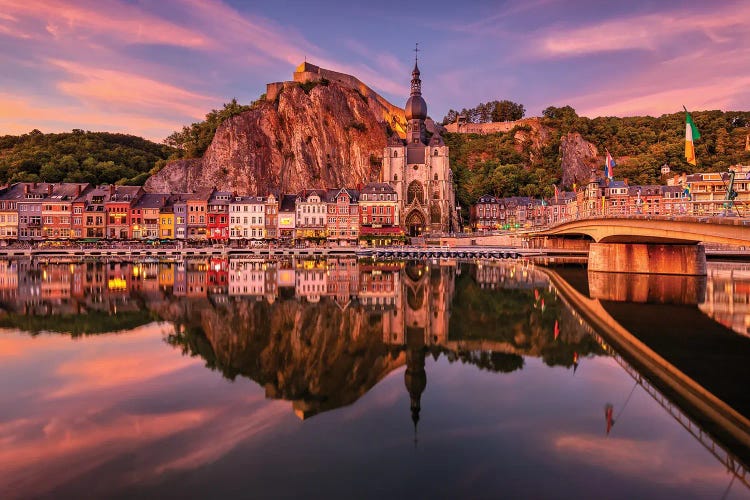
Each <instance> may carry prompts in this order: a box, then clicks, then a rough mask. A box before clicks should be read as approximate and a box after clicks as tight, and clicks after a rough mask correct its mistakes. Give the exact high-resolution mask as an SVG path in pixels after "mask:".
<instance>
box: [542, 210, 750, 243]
mask: <svg viewBox="0 0 750 500" xmlns="http://www.w3.org/2000/svg"><path fill="white" fill-rule="evenodd" d="M536 234H537V235H539V236H563V237H564V236H587V237H589V238H591V239H592V240H594V242H596V243H665V244H693V245H694V244H697V243H717V244H722V245H738V246H744V245H750V220H749V219H744V218H742V219H740V218H734V217H627V218H614V217H601V218H588V219H576V220H572V221H568V222H564V223H562V224H559V225H557V226H553V227H551V228H549V229H546V230H543V231H540V232H539V233H536Z"/></svg>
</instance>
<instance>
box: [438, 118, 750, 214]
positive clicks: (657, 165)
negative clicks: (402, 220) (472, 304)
mask: <svg viewBox="0 0 750 500" xmlns="http://www.w3.org/2000/svg"><path fill="white" fill-rule="evenodd" d="M691 114H692V116H693V119H694V121H695V123H696V125H697V127H698V129H699V131H700V134H701V137H700V139H698V140H697V141H696V143H695V145H696V155H697V157H698V165H696V166H693V165H689V164H687V163H686V162H685V157H684V150H685V113H684V112H682V113H673V114H668V115H662V116H660V117H658V118H655V117H651V116H634V117H626V118H619V117H599V118H593V119H592V118H587V117H582V116H578V114H577V113H576V112H575V110H574V109H573V108H571V107H570V106H564V107H559V108H558V107H549V108H547V109H545V110H544V113H543V117H542V124H543V125H544V126H545V127H547V129H548V131H549V132H550V138H549V140H548V141H547V142H546V143H545V144H544V145H543V146H542V148H541V151H537V152H535V151H532V149H531V145H530V144H525V145H524V146H523V148H522V149H521V151H519V150H518V146H517V145H516V143H515V140H514V135H515V133H516V132H517V131H518V130H519V129H523V128H524V127H523V126H520V127H516V128H514V129H513V130H511V131H510V132H507V133H495V134H486V135H478V134H451V133H447V134H445V136H444V139H445V142H446V144H447V145H448V146H450V158H451V168H452V169H453V172H454V179H456V196H457V198H458V201H459V202H460V203H461V205H462V206H469V205H471V204H473V203H474V202H475V201H476V199H477V198H479V197H480V196H482V195H483V194H487V193H490V194H495V195H497V196H544V197H550V196H552V195H553V193H554V188H553V187H552V186H553V184H559V182H560V179H561V178H562V164H561V161H562V158H561V156H560V141H561V138H562V137H563V136H564V135H565V134H567V133H568V132H577V133H580V134H581V136H582V137H583V139H585V140H587V141H589V142H591V143H592V144H594V145H595V146H596V147H597V149H598V151H599V154H600V156H601V157H602V164H603V161H604V160H603V155H604V150H605V148H607V149H608V150H609V152H610V153H611V154H612V156H613V157H614V159H615V161H616V162H617V166H616V167H615V178H616V179H624V178H627V179H628V180H629V182H630V183H631V184H650V183H661V182H662V179H661V170H660V169H661V166H662V165H664V164H667V165H669V166H670V168H671V170H672V172H673V173H682V172H687V173H693V172H718V171H726V170H727V169H728V168H729V167H730V166H732V165H738V164H744V165H747V164H750V151H745V143H746V142H745V141H746V137H747V135H748V134H750V112H748V111H727V112H722V111H696V112H694V113H691ZM563 187H564V188H570V187H571V186H563Z"/></svg>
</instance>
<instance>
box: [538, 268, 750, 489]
mask: <svg viewBox="0 0 750 500" xmlns="http://www.w3.org/2000/svg"><path fill="white" fill-rule="evenodd" d="M546 273H547V275H548V276H549V278H550V281H551V282H552V284H553V285H554V286H555V288H556V289H557V290H558V292H559V293H560V298H561V299H562V300H563V302H565V303H566V304H568V306H569V307H570V308H571V310H573V311H575V314H576V315H577V316H579V317H580V318H582V319H583V320H584V321H585V322H586V323H588V325H589V329H590V332H589V333H591V334H592V335H593V336H594V337H595V338H596V339H597V340H598V341H599V342H600V343H601V344H602V345H603V347H604V348H605V350H606V351H607V352H608V353H609V354H611V355H612V356H613V357H614V358H615V360H616V361H617V363H618V364H620V365H621V366H622V367H623V368H624V369H625V371H626V372H627V373H628V374H629V375H630V376H631V377H633V379H634V380H635V381H636V383H637V384H639V385H641V386H642V387H643V388H644V390H646V392H647V393H648V394H649V395H651V397H653V398H654V400H656V401H657V403H659V405H661V406H662V407H663V408H665V409H666V410H667V411H668V412H669V414H670V415H671V416H672V417H673V418H675V419H676V420H677V421H678V422H679V423H680V424H681V425H682V426H683V427H684V428H685V429H687V430H688V432H690V433H691V434H692V435H693V436H694V437H696V439H698V441H699V442H700V443H701V444H702V445H703V446H704V447H706V449H708V450H709V451H710V452H711V453H712V454H713V455H714V456H715V457H716V458H717V459H718V460H719V461H721V462H722V463H723V464H724V465H725V466H726V467H727V470H729V471H731V472H732V474H734V475H735V476H736V477H737V478H739V479H740V480H741V481H742V482H743V483H744V484H745V485H747V486H748V487H750V474H749V473H748V467H747V466H746V465H745V463H746V461H747V459H748V458H749V457H750V455H748V452H747V450H750V420H748V418H746V417H745V416H744V415H742V414H740V413H739V412H738V411H736V410H735V409H734V408H732V407H731V406H730V405H728V404H727V403H726V402H724V401H722V400H721V399H719V398H718V397H716V396H715V395H714V394H713V393H712V392H710V391H708V390H707V389H706V388H704V387H703V386H701V385H700V384H699V383H698V382H696V381H695V380H693V379H692V378H691V377H689V376H688V375H686V374H685V373H684V372H683V371H681V370H680V369H678V368H677V367H675V366H674V365H672V364H671V363H670V362H668V361H667V360H666V359H664V358H663V357H661V356H660V355H659V354H657V353H656V352H655V351H654V350H652V349H651V348H650V347H649V346H647V345H646V344H645V343H643V342H642V341H641V340H639V339H638V338H637V337H636V336H635V335H633V334H632V333H631V332H629V331H628V330H627V329H626V328H624V327H623V326H622V325H621V324H620V323H619V322H618V321H617V320H616V319H615V318H613V316H612V315H611V314H610V313H609V311H608V309H605V307H604V306H603V305H602V303H601V302H600V300H598V299H591V298H589V297H587V296H585V295H584V294H582V293H581V292H579V291H578V290H577V289H576V288H575V287H574V286H573V285H571V284H570V283H568V282H567V281H565V279H563V278H562V277H561V276H560V275H559V274H558V273H557V272H555V271H551V270H547V271H546ZM597 332H599V333H597ZM600 333H601V335H600ZM608 344H609V345H612V346H615V348H614V349H613V348H612V347H609V345H608ZM615 349H616V350H615ZM624 358H628V359H629V360H630V361H625V359H624ZM633 364H636V365H637V366H638V367H639V368H638V369H635V368H633V366H632V365H633ZM642 374H643V375H642ZM657 387H658V388H657ZM665 394H668V395H669V397H666V396H665ZM671 400H676V401H678V402H679V405H680V407H682V408H686V409H688V410H687V412H686V411H683V410H681V409H680V408H679V407H678V406H677V405H676V404H675V403H673V402H672V401H671ZM687 413H690V414H692V415H694V416H695V417H694V418H691V417H689V416H687ZM696 421H699V422H701V425H698V424H697V423H696ZM706 428H710V429H712V431H713V433H714V434H716V435H720V436H721V439H722V440H723V441H725V442H728V443H732V444H730V445H729V446H725V445H723V444H722V443H720V442H718V441H717V440H716V439H715V438H714V437H712V436H711V435H710V434H708V433H707V432H706V431H704V430H703V429H706ZM739 457H741V458H739ZM743 460H744V462H743Z"/></svg>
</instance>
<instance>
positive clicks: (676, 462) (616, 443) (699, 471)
mask: <svg viewBox="0 0 750 500" xmlns="http://www.w3.org/2000/svg"><path fill="white" fill-rule="evenodd" d="M553 446H554V449H555V451H556V452H557V453H558V455H560V457H559V458H560V459H561V460H566V461H570V460H574V461H579V462H582V463H587V464H591V465H594V466H597V467H604V468H606V469H609V470H611V471H612V472H615V473H617V474H621V475H624V476H631V477H634V478H638V479H639V480H643V479H644V478H648V479H649V480H651V481H654V482H657V483H661V484H668V485H685V484H699V483H709V484H711V483H713V484H716V485H722V484H726V481H727V477H728V476H727V473H726V471H725V470H724V469H723V467H721V465H720V464H719V463H717V462H713V461H711V460H709V461H706V460H702V459H700V458H699V457H697V456H696V455H695V454H694V453H689V452H686V451H685V450H682V451H680V450H675V449H670V446H669V444H668V443H667V442H666V441H643V440H636V439H627V438H617V437H612V436H609V437H606V438H605V437H601V436H593V435H588V434H571V435H560V436H557V437H555V438H554V441H553ZM703 453H706V454H707V453H708V452H704V451H703V450H700V454H703Z"/></svg>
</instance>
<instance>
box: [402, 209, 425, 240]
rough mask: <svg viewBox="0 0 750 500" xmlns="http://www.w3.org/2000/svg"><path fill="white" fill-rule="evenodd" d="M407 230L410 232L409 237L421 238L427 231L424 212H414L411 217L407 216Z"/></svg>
mask: <svg viewBox="0 0 750 500" xmlns="http://www.w3.org/2000/svg"><path fill="white" fill-rule="evenodd" d="M406 228H407V230H408V231H409V236H419V235H420V234H422V233H423V232H424V230H425V220H424V215H422V212H419V211H418V210H413V211H412V212H411V213H410V214H409V215H407V216H406Z"/></svg>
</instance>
